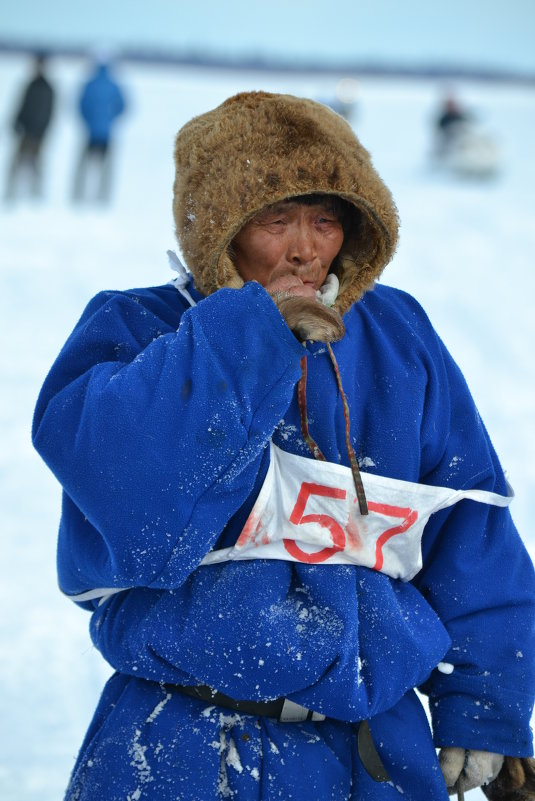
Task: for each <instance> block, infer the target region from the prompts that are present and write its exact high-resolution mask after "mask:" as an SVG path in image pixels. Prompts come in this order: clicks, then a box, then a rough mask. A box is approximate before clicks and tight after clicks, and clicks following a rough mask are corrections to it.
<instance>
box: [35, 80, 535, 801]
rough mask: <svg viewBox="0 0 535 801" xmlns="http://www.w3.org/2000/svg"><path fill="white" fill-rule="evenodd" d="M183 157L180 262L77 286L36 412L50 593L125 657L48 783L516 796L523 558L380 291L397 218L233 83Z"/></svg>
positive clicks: (502, 491)
mask: <svg viewBox="0 0 535 801" xmlns="http://www.w3.org/2000/svg"><path fill="white" fill-rule="evenodd" d="M175 163H176V178H175V184H174V204H173V210H174V218H175V224H176V232H177V236H178V241H179V243H180V246H181V249H182V253H183V255H184V258H185V261H186V264H187V267H188V269H189V273H188V272H186V271H185V269H184V268H182V267H181V265H180V263H179V262H178V260H177V259H176V257H175V256H174V255H172V254H171V256H170V258H171V261H172V263H174V264H175V266H176V267H177V269H178V270H179V276H178V278H176V279H175V280H174V281H172V282H170V283H167V284H164V285H163V286H158V287H153V288H150V289H135V290H131V291H125V292H116V291H113V292H102V293H101V294H99V295H97V296H96V297H95V298H94V299H93V300H92V301H91V302H90V303H89V305H88V307H87V308H86V310H85V312H84V313H83V315H82V317H81V319H80V322H79V323H78V325H77V326H76V327H75V329H74V331H73V333H72V334H71V336H70V338H69V339H68V340H67V343H66V345H65V346H64V348H63V349H62V351H61V353H60V355H59V356H58V359H57V361H56V362H55V364H54V366H53V367H52V369H51V371H50V373H49V375H48V377H47V379H46V381H45V384H44V386H43V389H42V391H41V394H40V397H39V400H38V404H37V408H36V413H35V420H34V428H33V441H34V444H35V447H36V448H37V449H38V451H39V452H40V454H41V455H42V457H43V458H44V459H45V461H46V462H47V464H48V465H49V467H50V468H51V470H52V471H53V472H54V473H55V475H56V476H57V478H58V480H59V481H60V482H61V484H62V486H63V488H64V496H63V497H64V500H63V513H62V519H61V525H60V532H59V544H58V568H59V582H60V586H61V588H62V590H63V592H64V593H66V594H67V595H68V596H69V597H70V598H71V599H72V600H73V601H75V602H76V603H78V604H79V605H80V606H81V607H83V608H85V609H87V610H89V611H90V613H91V636H92V639H93V642H94V644H95V646H96V648H98V649H99V651H100V652H101V653H102V655H103V656H104V658H105V659H106V660H107V661H108V662H109V663H110V664H111V665H112V666H113V667H114V668H115V669H116V673H115V674H114V675H113V676H112V678H111V679H110V680H109V681H108V683H107V685H106V687H105V689H104V692H103V694H102V697H101V700H100V702H99V705H98V708H97V710H96V712H95V716H94V718H93V721H92V722H91V724H90V727H89V730H88V732H87V736H86V738H85V740H84V743H83V745H82V747H81V750H80V754H79V756H78V760H77V763H76V766H75V768H74V771H73V774H72V777H71V781H70V785H69V788H68V790H67V795H66V798H67V799H68V801H74V799H76V801H119V799H121V801H123V800H124V799H126V798H131V799H133V798H140V799H141V798H142V799H147V801H182V800H183V801H211V800H212V799H214V800H215V799H225V798H233V799H235V801H252V799H257V801H272V800H273V801H275V799H285V801H290V800H292V801H311V800H312V801H331V800H332V801H342V799H344V800H345V801H372V799H373V801H378V800H383V799H384V801H431V799H432V800H433V801H446V799H447V798H448V791H449V792H450V793H452V792H455V791H462V790H463V789H464V790H467V789H469V788H471V787H475V786H479V785H481V784H486V783H489V782H493V780H495V779H496V777H497V776H498V779H497V780H496V781H494V783H493V784H490V785H488V787H487V792H488V793H497V792H501V790H500V789H499V787H500V786H501V787H505V788H506V789H505V791H504V792H505V793H508V792H509V790H508V789H507V788H508V787H510V786H511V785H512V783H513V782H514V781H516V782H517V784H525V785H526V786H527V784H526V782H527V781H528V780H529V772H530V769H531V763H530V762H529V760H528V759H526V758H527V757H529V756H530V755H531V754H532V735H531V731H530V727H529V723H530V718H531V712H532V708H533V699H534V688H535V675H534V673H535V671H534V659H533V657H534V651H535V649H534V644H535V631H534V611H535V580H534V571H533V566H532V563H531V560H530V558H529V556H528V554H527V551H526V549H525V547H524V545H523V543H522V541H521V539H520V537H519V535H518V533H517V531H516V530H515V527H514V524H513V522H512V519H511V516H510V513H509V510H508V505H509V502H510V500H511V494H510V491H509V488H508V485H507V483H506V481H505V478H504V475H503V472H502V469H501V467H500V464H499V461H498V459H497V456H496V454H495V452H494V450H493V447H492V445H491V442H490V440H489V437H488V435H487V432H486V430H485V428H484V426H483V423H482V422H481V420H480V418H479V415H478V413H477V410H476V408H475V406H474V402H473V400H472V398H471V395H470V393H469V390H468V388H467V386H466V383H465V381H464V379H463V376H462V374H461V372H460V370H459V368H458V367H457V365H456V364H455V363H454V361H453V360H452V358H451V356H450V355H449V353H448V351H447V350H446V348H445V346H444V345H443V343H442V342H441V340H440V339H439V337H438V336H437V334H436V333H435V331H434V329H433V327H432V325H431V323H430V322H429V320H428V318H427V317H426V315H425V313H424V312H423V310H422V309H421V307H420V306H419V305H418V303H417V302H416V301H415V300H414V299H413V298H412V297H410V296H409V295H407V294H405V293H404V292H401V291H399V290H397V289H393V288H390V287H388V286H385V285H378V284H376V283H375V282H376V280H377V279H378V278H379V276H380V274H381V273H382V271H383V268H384V266H385V265H386V264H387V263H388V262H389V261H390V259H391V257H392V255H393V253H394V250H395V246H396V241H397V236H398V217H397V212H396V208H395V206H394V203H393V200H392V197H391V195H390V192H389V191H388V189H387V188H386V186H385V185H384V184H383V182H382V181H381V179H380V178H379V176H378V174H377V173H376V171H375V169H374V168H373V166H372V163H371V161H370V157H369V154H368V153H367V152H366V150H365V149H364V148H363V147H362V146H361V144H360V143H359V141H358V140H357V138H356V137H355V135H354V133H353V132H352V130H351V128H350V126H349V125H348V124H347V123H346V122H345V121H344V120H343V119H342V118H341V117H340V116H339V115H337V114H335V113H334V112H332V111H331V110H330V109H328V108H326V107H325V106H322V105H321V104H318V103H315V102H312V101H310V100H305V99H300V98H296V97H291V96H286V95H274V94H267V93H264V92H251V93H243V94H239V95H236V96H235V97H232V98H230V99H229V100H227V101H226V102H224V103H223V104H222V105H221V106H219V107H218V108H216V109H214V110H213V111H210V112H208V113H206V114H203V115H201V116H199V117H196V118H194V119H193V120H191V121H190V122H189V123H187V124H186V125H185V126H184V127H183V128H182V129H181V130H180V131H179V133H178V136H177V139H176V148H175ZM415 688H419V689H420V690H421V691H422V692H423V693H425V694H427V695H428V697H429V700H430V711H431V717H432V728H430V725H429V723H428V720H427V717H426V714H425V711H424V709H423V707H422V704H421V702H420V700H419V697H418V696H417V694H416V692H415ZM437 747H438V748H441V749H442V750H441V754H440V760H439V759H438V758H437V755H436V750H435V748H437ZM504 755H507V757H508V759H507V761H506V762H505V763H504ZM502 766H503V767H502ZM510 776H514V777H516V778H513V779H510V778H509V777H510ZM519 777H520V778H519ZM526 777H527V778H526ZM496 782H500V783H501V784H500V785H498V784H497V783H496ZM489 788H490V789H489ZM521 792H522V793H527V792H528V791H527V790H526V789H525V788H524V789H523V790H522V791H521ZM493 797H495V798H500V797H503V798H509V797H510V796H508V795H503V796H500V795H494V796H493ZM519 797H529V796H528V795H527V794H526V795H522V796H519Z"/></svg>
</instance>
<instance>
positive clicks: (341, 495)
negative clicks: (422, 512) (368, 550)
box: [283, 481, 418, 570]
mask: <svg viewBox="0 0 535 801" xmlns="http://www.w3.org/2000/svg"><path fill="white" fill-rule="evenodd" d="M311 495H320V496H322V497H324V498H337V499H339V500H345V498H346V491H345V490H343V489H339V488H338V487H326V486H324V485H323V484H312V483H309V482H307V481H304V482H303V483H302V484H301V489H300V490H299V495H298V496H297V501H296V503H295V506H294V508H293V510H292V513H291V515H290V523H294V524H295V525H301V524H302V523H319V525H320V526H322V527H323V528H327V529H328V530H329V531H330V533H331V537H332V541H333V546H332V547H331V548H322V549H321V550H320V551H315V552H313V553H308V552H307V551H303V549H302V548H300V547H299V545H297V543H296V542H295V540H290V539H284V540H283V542H284V547H285V548H286V550H287V551H288V553H289V554H290V556H293V557H294V559H297V560H298V561H299V562H306V563H308V564H318V563H319V562H325V561H326V560H327V559H329V557H330V556H332V555H333V554H335V553H337V552H338V551H343V550H344V548H345V542H346V535H345V531H344V529H343V528H342V526H341V525H340V523H338V521H336V520H335V519H334V518H333V517H331V516H330V515H325V514H307V515H306V514H304V511H305V507H306V505H307V501H308V499H309V498H310V496H311ZM368 509H369V510H370V512H379V513H380V514H383V515H386V516H388V517H398V518H401V520H402V522H401V523H400V524H399V525H397V526H392V527H391V528H388V529H386V530H385V531H383V533H382V534H381V535H380V536H379V537H378V539H377V542H376V544H375V564H374V566H373V569H374V570H381V568H382V567H383V561H384V557H383V546H384V545H385V543H386V542H388V540H389V539H390V538H391V537H394V536H395V535H396V534H402V533H403V532H404V531H407V529H409V528H410V527H411V526H412V525H413V523H414V522H415V521H416V520H417V519H418V512H417V511H416V510H415V509H410V508H408V507H407V508H403V507H400V506H390V505H388V504H384V503H375V502H374V501H369V502H368Z"/></svg>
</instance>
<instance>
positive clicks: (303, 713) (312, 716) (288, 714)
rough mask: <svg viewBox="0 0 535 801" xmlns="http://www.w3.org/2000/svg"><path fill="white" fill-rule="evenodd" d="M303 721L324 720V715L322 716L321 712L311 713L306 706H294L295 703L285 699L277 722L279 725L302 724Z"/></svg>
mask: <svg viewBox="0 0 535 801" xmlns="http://www.w3.org/2000/svg"><path fill="white" fill-rule="evenodd" d="M305 720H312V721H317V720H325V715H322V714H321V712H313V711H312V710H311V709H307V708H306V706H301V704H296V703H295V701H290V699H289V698H285V699H284V703H283V705H282V709H281V711H280V715H279V721H280V722H281V723H303V722H304V721H305Z"/></svg>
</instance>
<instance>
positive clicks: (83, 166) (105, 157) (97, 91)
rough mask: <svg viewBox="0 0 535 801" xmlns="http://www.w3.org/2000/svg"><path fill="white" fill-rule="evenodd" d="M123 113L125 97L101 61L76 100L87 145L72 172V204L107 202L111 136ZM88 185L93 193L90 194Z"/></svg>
mask: <svg viewBox="0 0 535 801" xmlns="http://www.w3.org/2000/svg"><path fill="white" fill-rule="evenodd" d="M124 110H125V99H124V93H123V91H122V89H121V87H120V86H119V84H118V83H117V81H116V80H115V79H114V78H113V76H112V74H111V71H110V67H109V65H108V64H107V63H106V61H105V60H103V59H100V60H99V61H97V63H96V65H95V68H94V71H93V73H92V75H91V77H90V78H89V80H88V81H87V82H86V83H85V84H84V85H83V87H82V91H81V95H80V99H79V111H80V115H81V117H82V121H83V124H84V127H85V129H86V141H85V143H84V145H83V147H82V150H81V153H80V156H79V159H78V163H77V166H76V170H75V175H74V187H73V199H74V200H76V201H78V200H83V199H85V198H87V197H91V196H92V195H94V196H95V197H96V198H97V199H98V200H100V201H106V200H109V197H110V192H111V157H112V142H113V135H114V130H115V125H116V123H117V119H118V118H119V117H120V115H121V114H122V113H123V112H124ZM91 183H93V184H94V185H95V188H96V192H92V191H91V187H90V184H91Z"/></svg>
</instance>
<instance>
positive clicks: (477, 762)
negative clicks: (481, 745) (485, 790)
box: [438, 747, 503, 795]
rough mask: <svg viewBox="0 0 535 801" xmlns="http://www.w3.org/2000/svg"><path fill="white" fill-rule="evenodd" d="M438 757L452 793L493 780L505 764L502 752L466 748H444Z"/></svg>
mask: <svg viewBox="0 0 535 801" xmlns="http://www.w3.org/2000/svg"><path fill="white" fill-rule="evenodd" d="M438 758H439V761H440V767H441V768H442V773H443V775H444V781H445V782H446V787H447V788H448V793H449V794H450V795H453V793H457V792H458V791H459V790H464V791H468V790H473V789H474V787H481V786H484V785H486V784H488V783H489V782H492V780H493V779H495V778H496V776H497V775H498V773H499V772H500V769H501V767H502V765H503V756H502V755H501V754H492V753H490V752H489V751H476V750H473V749H472V750H470V751H467V750H466V749H465V748H453V747H448V748H443V749H442V750H441V751H440V754H439V757H438Z"/></svg>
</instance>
